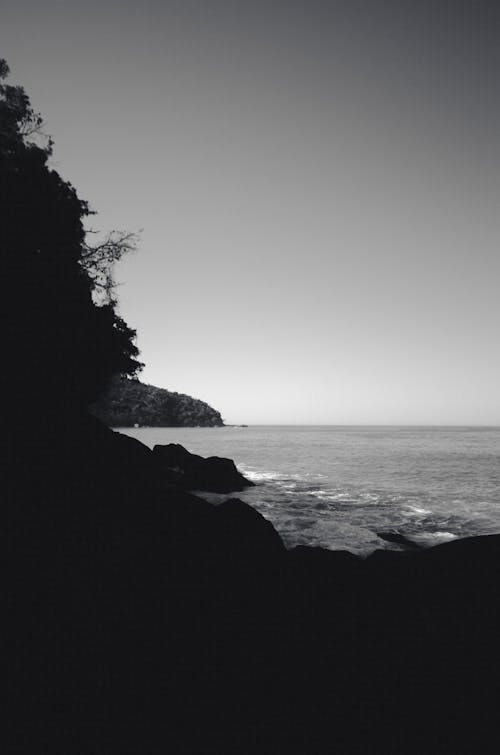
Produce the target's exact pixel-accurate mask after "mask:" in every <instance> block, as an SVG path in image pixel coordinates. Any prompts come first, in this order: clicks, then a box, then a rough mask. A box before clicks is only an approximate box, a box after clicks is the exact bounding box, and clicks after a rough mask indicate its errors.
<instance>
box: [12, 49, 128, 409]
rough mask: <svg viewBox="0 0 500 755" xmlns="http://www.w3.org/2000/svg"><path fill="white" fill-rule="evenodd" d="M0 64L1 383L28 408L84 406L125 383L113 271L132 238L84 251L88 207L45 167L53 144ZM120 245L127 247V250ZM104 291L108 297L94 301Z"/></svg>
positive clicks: (123, 330)
mask: <svg viewBox="0 0 500 755" xmlns="http://www.w3.org/2000/svg"><path fill="white" fill-rule="evenodd" d="M8 74H9V68H8V66H7V64H6V62H5V61H4V60H0V207H1V210H0V244H1V255H2V268H3V285H4V296H3V301H4V323H5V327H4V332H3V347H4V356H5V357H7V359H8V362H9V369H8V375H7V377H9V378H10V380H11V382H12V383H13V385H15V386H16V388H18V389H19V388H21V389H25V390H26V391H27V393H28V394H29V395H30V396H31V398H32V400H34V401H46V402H50V401H52V400H54V399H57V400H63V401H70V402H74V401H78V402H79V403H85V404H86V403H88V402H89V401H91V400H94V399H95V398H96V397H97V396H98V395H99V394H100V393H101V391H102V390H103V389H104V388H105V387H106V385H107V383H108V381H109V379H110V377H111V376H112V375H114V374H121V375H129V376H134V375H136V374H137V372H138V371H139V370H140V368H141V367H142V365H141V363H140V362H138V361H137V356H138V349H137V347H136V345H135V342H134V339H135V331H133V330H132V329H131V328H129V327H128V325H127V324H126V323H125V322H124V321H123V320H122V319H121V318H120V317H119V316H118V315H117V313H116V311H115V306H116V301H115V299H114V297H113V296H112V294H111V291H112V286H113V280H112V263H113V262H114V261H116V259H119V257H120V256H121V254H123V253H124V252H125V251H127V250H128V248H129V247H130V245H131V243H132V241H135V237H133V236H132V235H128V236H127V234H121V235H120V234H118V235H116V234H115V235H113V234H111V235H110V236H109V237H108V239H107V241H106V242H104V247H101V249H100V251H99V250H98V251H94V252H93V253H92V247H89V245H88V244H87V243H86V240H85V230H84V226H83V221H84V219H85V217H86V216H88V215H89V214H90V210H89V207H88V204H87V203H86V202H85V201H84V200H82V199H80V197H79V196H78V195H77V193H76V191H75V189H74V188H73V186H72V185H71V184H70V183H69V182H68V181H65V180H64V179H63V178H62V177H61V176H60V175H59V173H58V172H57V171H55V170H54V169H53V168H51V167H50V164H49V158H50V156H51V154H52V148H53V145H52V141H51V139H50V138H48V137H47V136H46V135H45V134H44V133H43V121H42V118H41V116H40V115H38V114H37V113H35V112H34V110H33V108H32V107H31V104H30V100H29V98H28V96H27V95H26V93H25V91H24V89H23V88H22V87H19V86H11V85H9V84H7V83H5V79H6V78H7V76H8ZM127 245H128V246H127ZM100 285H104V287H105V288H107V295H106V296H104V297H101V300H100V301H99V297H97V300H96V301H94V300H93V298H92V292H93V291H94V290H95V289H96V287H98V286H100Z"/></svg>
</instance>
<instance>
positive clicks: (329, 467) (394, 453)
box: [120, 426, 500, 554]
mask: <svg viewBox="0 0 500 755" xmlns="http://www.w3.org/2000/svg"><path fill="white" fill-rule="evenodd" d="M120 432H124V433H126V434H128V435H132V436H133V437H135V438H137V439H139V440H141V441H142V442H143V443H145V444H146V445H148V446H150V447H153V446H154V445H155V444H157V443H159V444H161V443H181V444H182V445H183V446H185V447H186V448H187V449H188V450H190V451H192V452H194V453H198V454H201V455H202V456H226V457H229V458H231V459H234V461H235V463H236V464H237V466H238V468H239V469H240V470H241V471H242V472H243V473H244V474H245V475H247V476H248V477H249V478H250V479H252V480H253V481H254V482H256V483H257V486H256V487H255V488H251V489H249V490H248V491H245V492H243V493H238V494H237V495H238V497H239V498H242V499H243V500H244V501H246V502H247V503H249V504H250V505H252V506H254V507H255V508H256V509H257V510H258V511H260V512H261V514H263V515H264V516H265V517H266V518H267V519H269V520H270V521H271V522H272V523H273V524H274V526H275V527H276V529H277V530H278V532H279V533H280V535H281V536H282V538H283V540H284V541H285V544H286V545H287V546H288V547H293V546H294V545H313V546H322V547H324V548H330V549H347V550H350V551H352V552H353V553H359V554H367V553H370V552H371V551H373V550H374V549H376V548H398V546H397V545H394V544H390V543H388V542H386V541H384V540H382V539H381V538H379V537H378V535H377V533H378V532H384V531H397V532H401V533H403V534H405V535H406V536H407V537H408V538H410V539H412V540H414V541H415V542H417V543H419V544H421V545H431V544H435V543H438V542H445V541H447V540H452V539H454V538H459V537H467V536H470V535H480V534H491V533H496V532H500V428H491V427H484V428H478V427H475V428H467V427H463V428H459V427H346V426H342V427H337V426H316V427H306V426H300V427H292V426H281V427H278V426H260V427H259V426H253V427H248V428H233V427H225V428H134V429H122V430H120ZM209 497H210V498H211V500H212V501H213V502H214V503H217V501H218V500H219V497H218V496H209ZM226 497H227V496H224V497H223V498H226Z"/></svg>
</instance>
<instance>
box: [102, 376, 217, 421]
mask: <svg viewBox="0 0 500 755" xmlns="http://www.w3.org/2000/svg"><path fill="white" fill-rule="evenodd" d="M91 412H92V414H94V416H96V417H97V418H98V419H100V420H101V421H102V422H104V423H105V424H106V425H109V426H110V427H133V426H134V425H139V426H141V427H223V426H224V422H223V421H222V417H221V415H220V413H219V412H218V411H216V410H215V409H212V407H211V406H209V405H208V404H206V403H205V402H204V401H200V400H199V399H196V398H192V397H191V396H186V395H185V394H183V393H175V392H173V391H167V390H165V389H164V388H156V386H154V385H146V384H145V383H141V382H140V381H139V380H128V379H127V378H124V377H121V378H120V377H118V378H114V379H113V381H112V384H111V387H110V388H109V390H108V391H107V393H106V394H105V395H104V396H103V397H102V398H101V399H100V400H99V401H98V402H97V403H95V404H93V405H92V407H91Z"/></svg>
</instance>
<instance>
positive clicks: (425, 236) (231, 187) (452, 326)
mask: <svg viewBox="0 0 500 755" xmlns="http://www.w3.org/2000/svg"><path fill="white" fill-rule="evenodd" d="M494 7H495V3H494V2H480V1H479V2H473V1H472V0H470V1H469V2H460V0H457V1H456V2H444V1H443V2H440V1H439V0H432V2H431V0H429V1H427V0H419V1H418V0H411V1H410V0H398V1H396V0H386V1H385V2H384V1H381V2H373V0H344V1H343V0H331V2H315V1H314V0H308V1H307V2H298V1H293V0H292V1H290V2H273V0H266V2H260V1H259V0H253V2H250V0H248V1H247V2H239V1H238V0H233V1H232V2H229V0H227V1H226V2H224V1H223V0H204V2H202V1H201V0H179V1H178V2H176V1H175V2H174V1H172V0H163V1H161V0H151V1H150V2H147V1H146V2H142V3H128V2H112V1H109V2H105V1H103V0H100V2H94V1H93V0H91V1H90V2H86V3H81V2H78V3H76V2H71V1H68V0H65V2H56V1H55V0H46V2H43V3H39V2H36V3H35V2H34V0H31V2H22V1H21V0H16V2H14V1H12V2H10V1H8V2H5V0H2V2H0V9H1V19H2V21H1V26H0V56H3V57H5V58H6V59H7V61H8V63H9V65H10V67H11V69H12V74H13V76H12V79H13V80H15V81H16V82H18V83H21V84H23V85H24V86H25V87H26V89H27V91H28V93H29V95H30V96H31V99H32V102H33V104H34V105H35V107H36V108H38V109H39V110H40V111H41V112H42V114H43V116H44V117H45V120H46V124H47V130H48V132H49V133H51V134H52V136H53V138H54V140H55V161H54V162H55V167H57V169H58V170H59V171H60V172H61V173H62V175H63V176H64V177H65V178H67V179H69V180H70V181H71V182H72V183H73V185H74V186H75V187H76V188H77V189H78V191H79V194H80V195H81V196H82V197H83V198H85V199H87V200H89V202H90V204H91V206H92V207H93V208H94V209H95V210H97V211H98V213H99V214H98V216H97V217H95V218H93V220H92V225H93V226H94V227H95V228H101V229H103V230H106V229H111V228H120V229H126V230H137V229H140V228H143V229H144V232H143V235H142V241H141V244H140V251H139V253H138V254H136V255H134V256H133V257H130V258H129V259H127V260H126V261H124V262H122V263H120V266H119V269H118V270H117V277H118V279H119V280H120V281H121V282H122V283H123V285H122V286H121V288H120V291H119V295H120V302H121V304H120V307H121V313H122V315H123V316H124V318H125V319H126V320H127V321H128V322H129V324H130V325H131V326H133V327H134V328H136V329H137V331H138V343H139V346H140V349H141V352H142V359H143V361H145V362H146V369H145V370H144V373H143V375H142V379H143V380H144V381H145V382H150V383H153V384H155V385H158V386H161V387H165V388H169V389H171V390H177V391H179V392H183V393H189V394H191V395H193V396H196V397H199V398H202V399H204V400H206V401H208V402H209V403H210V404H212V405H213V406H214V407H216V408H217V409H219V410H220V411H221V412H222V415H223V416H224V418H225V419H226V421H227V422H236V423H237V422H245V423H248V424H254V423H287V424H294V423H308V424H309V423H310V424H316V423H332V424H335V423H384V424H391V423H396V424H397V423H417V424H421V423H423V424H425V423H430V424H448V423H457V424H500V393H499V391H500V389H499V386H500V354H499V349H498V341H499V338H498V336H499V327H500V296H499V293H498V291H499V282H500V254H499V251H498V231H499V217H500V213H499V207H498V200H499V176H500V173H499V167H500V166H499V151H498V134H499V125H500V117H499V115H500V105H499V97H498V94H499V93H498V74H499V57H498V49H500V39H499V36H500V35H499V31H500V24H499V17H498V11H495V10H494Z"/></svg>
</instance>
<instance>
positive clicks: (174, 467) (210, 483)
mask: <svg viewBox="0 0 500 755" xmlns="http://www.w3.org/2000/svg"><path fill="white" fill-rule="evenodd" d="M153 456H154V457H155V459H156V460H157V461H158V465H159V467H160V466H161V468H162V469H163V470H165V472H166V473H167V476H168V479H169V480H170V481H171V482H173V483H174V484H176V485H178V486H179V487H180V488H182V489H183V490H204V491H208V492H211V493H232V492H235V491H239V490H244V489H245V488H247V487H251V486H253V484H254V483H253V482H251V481H250V480H247V479H246V478H245V477H244V476H243V475H242V474H240V472H238V470H237V469H236V466H235V463H234V461H232V460H231V459H224V458H221V457H219V456H210V457H208V458H207V459H205V458H203V457H202V456H198V455H197V454H192V453H189V451H187V450H186V449H185V448H184V447H183V446H181V445H180V444H178V443H169V444H168V445H165V446H155V447H154V448H153Z"/></svg>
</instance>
